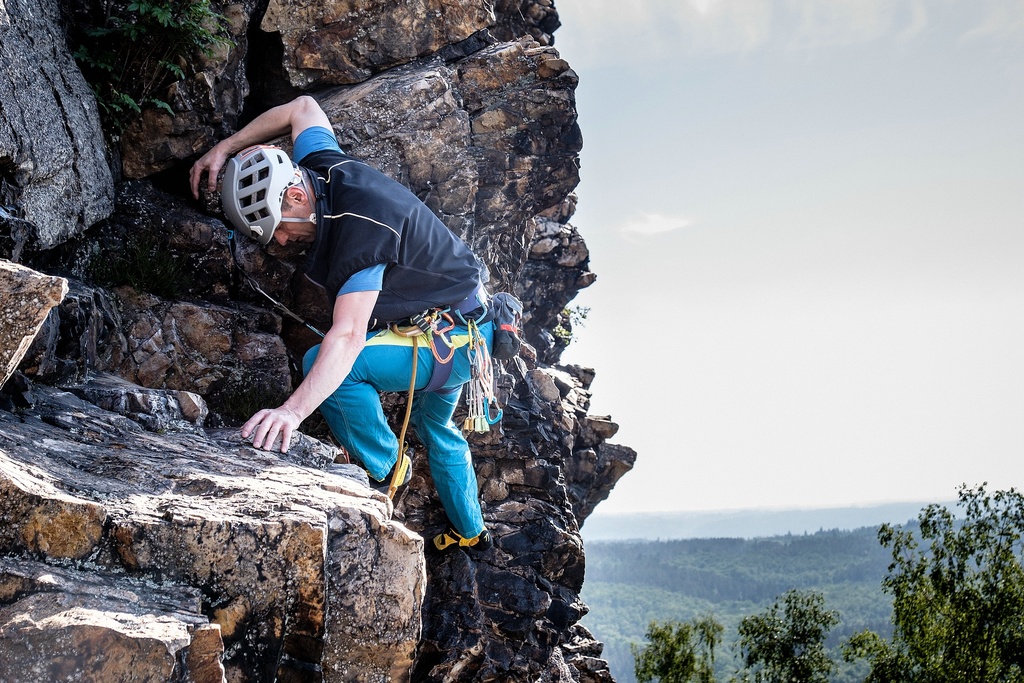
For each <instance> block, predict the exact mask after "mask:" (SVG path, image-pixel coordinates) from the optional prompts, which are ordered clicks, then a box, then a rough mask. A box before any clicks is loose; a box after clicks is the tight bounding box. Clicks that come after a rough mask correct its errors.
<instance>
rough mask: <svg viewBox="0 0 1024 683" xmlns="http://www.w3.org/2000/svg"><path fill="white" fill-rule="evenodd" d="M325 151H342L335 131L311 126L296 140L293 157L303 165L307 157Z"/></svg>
mask: <svg viewBox="0 0 1024 683" xmlns="http://www.w3.org/2000/svg"><path fill="white" fill-rule="evenodd" d="M323 150H332V151H337V152H340V151H341V147H340V146H339V145H338V140H337V138H335V137H334V131H331V130H328V129H327V128H324V127H323V126H310V127H309V128H307V129H306V130H304V131H302V132H301V133H299V135H298V137H297V138H295V147H294V149H293V150H292V156H293V157H294V158H295V161H296V162H298V163H300V164H301V162H302V160H303V159H304V158H305V157H307V156H309V155H310V154H312V153H313V152H320V151H323Z"/></svg>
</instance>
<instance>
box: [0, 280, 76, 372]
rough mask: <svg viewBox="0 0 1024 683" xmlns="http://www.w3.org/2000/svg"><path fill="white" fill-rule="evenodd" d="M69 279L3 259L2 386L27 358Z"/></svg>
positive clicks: (0, 318) (0, 290)
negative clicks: (46, 273)
mask: <svg viewBox="0 0 1024 683" xmlns="http://www.w3.org/2000/svg"><path fill="white" fill-rule="evenodd" d="M67 293H68V282H67V280H65V279H64V278H61V277H51V276H47V275H43V274H41V273H37V272H35V271H33V270H31V269H29V268H25V267H24V266H19V265H17V264H15V263H11V262H10V261H4V260H0V295H2V297H3V301H4V308H3V312H0V322H2V324H0V386H3V385H4V383H5V382H6V381H7V380H8V379H9V378H10V376H11V375H12V374H14V371H15V370H16V369H17V367H18V364H19V363H21V360H22V359H23V358H24V357H25V353H26V352H27V351H28V349H29V346H30V345H31V344H32V340H33V339H35V337H36V334H38V332H39V329H40V328H41V327H42V326H43V323H44V322H46V316H47V315H48V314H49V313H50V309H51V308H53V307H54V306H56V305H57V304H59V303H60V302H61V301H63V300H64V296H65V295H66V294H67Z"/></svg>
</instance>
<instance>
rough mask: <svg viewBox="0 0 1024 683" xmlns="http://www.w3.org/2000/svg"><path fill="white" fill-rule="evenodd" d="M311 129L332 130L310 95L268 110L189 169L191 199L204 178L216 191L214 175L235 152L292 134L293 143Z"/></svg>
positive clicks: (221, 142)
mask: <svg viewBox="0 0 1024 683" xmlns="http://www.w3.org/2000/svg"><path fill="white" fill-rule="evenodd" d="M311 126H323V127H324V128H326V129H327V130H331V121H330V119H328V118H327V114H325V113H324V110H323V109H321V108H320V105H319V104H318V103H317V101H316V100H314V99H313V98H312V97H310V96H309V95H301V96H299V97H297V98H295V99H294V100H292V101H291V102H288V103H287V104H282V105H279V106H277V107H274V108H273V109H268V110H267V111H265V112H263V113H262V114H260V115H259V116H257V117H256V118H255V119H253V120H252V121H250V122H249V124H248V125H246V126H245V127H244V128H242V130H240V131H238V132H237V133H235V134H234V135H232V136H231V137H228V138H225V139H223V140H221V141H220V142H218V143H217V144H216V145H214V146H213V148H212V149H211V150H210V151H209V152H207V153H206V154H204V155H203V156H202V158H201V159H199V161H197V162H196V163H195V164H194V165H193V166H192V171H191V173H189V180H190V181H191V184H192V196H193V197H195V198H196V199H199V184H200V182H201V181H202V175H203V173H204V172H205V173H206V174H207V178H206V186H207V188H208V189H209V191H210V192H213V191H215V190H216V189H217V173H219V172H220V169H221V168H222V167H223V166H224V163H225V162H226V161H227V160H228V158H229V157H230V156H231V155H232V154H234V153H235V152H237V151H239V150H242V149H245V148H246V147H251V146H252V145H256V144H259V143H261V142H266V141H267V140H271V139H273V138H276V137H278V136H280V135H284V134H285V133H291V137H292V142H293V143H294V142H295V138H297V137H298V136H299V133H301V132H302V131H304V130H306V129H307V128H310V127H311Z"/></svg>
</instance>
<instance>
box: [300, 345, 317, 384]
mask: <svg viewBox="0 0 1024 683" xmlns="http://www.w3.org/2000/svg"><path fill="white" fill-rule="evenodd" d="M319 353H320V345H319V344H317V345H316V346H313V347H312V348H310V349H309V351H306V355H304V356H303V357H302V374H303V376H305V375H308V374H309V369H310V368H311V367H313V362H314V361H315V360H316V357H317V355H318V354H319Z"/></svg>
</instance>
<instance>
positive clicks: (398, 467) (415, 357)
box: [388, 335, 420, 500]
mask: <svg viewBox="0 0 1024 683" xmlns="http://www.w3.org/2000/svg"><path fill="white" fill-rule="evenodd" d="M417 339H418V335H416V336H413V338H412V376H411V377H409V395H408V397H407V398H406V401H405V419H403V420H402V433H401V435H400V436H399V437H398V458H397V459H396V460H395V471H394V472H392V473H391V483H390V484H388V498H390V499H391V500H394V499H395V491H397V490H398V487H399V486H400V485H401V484H400V483H399V481H398V478H399V477H401V478H402V479H405V467H404V465H405V461H404V455H405V450H406V449H405V432H406V430H407V429H408V428H409V418H410V416H411V415H412V397H413V393H414V392H415V391H416V366H417V364H418V361H419V355H420V354H419V344H418V342H417ZM409 467H412V463H411V462H410V463H409Z"/></svg>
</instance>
